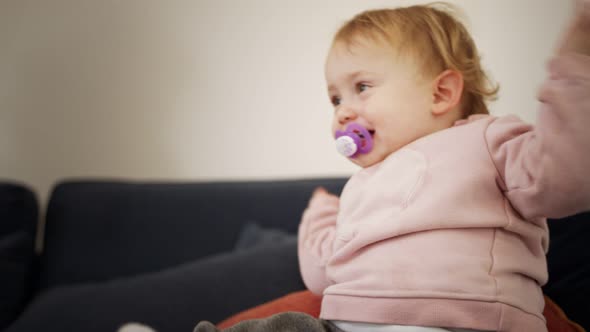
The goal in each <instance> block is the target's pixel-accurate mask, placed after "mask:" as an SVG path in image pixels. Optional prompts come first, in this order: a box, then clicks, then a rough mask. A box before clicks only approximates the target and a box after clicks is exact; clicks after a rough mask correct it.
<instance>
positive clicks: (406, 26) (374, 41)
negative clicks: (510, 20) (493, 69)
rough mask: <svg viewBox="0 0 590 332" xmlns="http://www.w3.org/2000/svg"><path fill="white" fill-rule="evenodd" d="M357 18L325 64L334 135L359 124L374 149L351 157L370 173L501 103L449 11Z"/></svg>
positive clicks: (436, 8) (430, 8) (412, 10)
mask: <svg viewBox="0 0 590 332" xmlns="http://www.w3.org/2000/svg"><path fill="white" fill-rule="evenodd" d="M440 6H441V5H421V6H412V7H406V8H396V9H382V10H371V11H366V12H363V13H360V14H358V15H357V16H355V17H354V18H352V19H351V20H350V21H348V22H346V23H345V24H344V25H343V26H342V27H341V28H340V30H338V32H337V33H336V35H335V37H334V41H333V43H332V47H331V49H330V52H329V54H328V58H327V61H326V81H327V84H328V93H329V96H330V99H331V101H332V104H333V105H334V110H335V113H334V120H333V126H332V130H333V132H334V133H335V132H336V130H343V129H345V127H346V126H347V125H348V124H349V123H351V122H356V123H359V124H361V125H362V126H364V127H365V128H367V129H368V130H369V132H370V133H371V135H372V138H373V149H372V150H371V152H369V153H367V154H359V155H356V156H354V157H353V158H351V160H352V161H353V162H355V163H356V164H358V165H360V166H362V167H368V166H371V165H373V164H375V163H377V162H380V161H382V160H383V159H385V158H386V157H387V156H388V155H389V154H391V153H393V152H394V151H396V150H398V149H399V148H401V147H402V146H404V145H406V144H408V143H410V142H412V141H414V140H416V139H418V138H421V137H423V136H426V135H429V134H431V133H434V132H436V131H439V130H442V129H446V128H449V127H452V126H453V124H454V122H455V121H456V120H459V119H463V118H466V117H468V116H470V115H472V114H487V113H488V109H487V106H486V101H487V100H489V99H493V98H495V95H496V93H497V90H498V88H497V86H492V84H491V82H490V81H489V79H488V77H487V76H486V74H485V73H484V71H483V70H482V68H481V64H480V58H479V54H478V52H477V48H476V46H475V44H474V42H473V40H472V39H471V36H470V35H469V33H468V32H467V30H466V28H465V27H464V25H463V24H462V23H461V22H459V20H458V19H456V18H455V17H454V16H453V15H452V14H450V13H449V9H450V7H449V5H444V9H441V8H440Z"/></svg>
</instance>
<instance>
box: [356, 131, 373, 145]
mask: <svg viewBox="0 0 590 332" xmlns="http://www.w3.org/2000/svg"><path fill="white" fill-rule="evenodd" d="M353 132H354V133H355V134H357V135H358V137H359V138H360V139H361V148H365V147H366V146H367V139H370V138H372V137H373V136H375V130H367V132H368V133H369V135H371V137H370V138H369V137H365V135H364V134H363V133H362V132H361V131H360V130H358V129H355V130H353Z"/></svg>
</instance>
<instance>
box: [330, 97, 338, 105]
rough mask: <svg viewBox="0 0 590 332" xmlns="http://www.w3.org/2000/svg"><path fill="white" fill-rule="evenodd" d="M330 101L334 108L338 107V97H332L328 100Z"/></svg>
mask: <svg viewBox="0 0 590 332" xmlns="http://www.w3.org/2000/svg"><path fill="white" fill-rule="evenodd" d="M330 101H331V102H332V105H334V106H338V105H340V97H338V96H333V97H332V98H330Z"/></svg>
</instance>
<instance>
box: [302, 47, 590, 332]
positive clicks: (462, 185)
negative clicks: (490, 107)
mask: <svg viewBox="0 0 590 332" xmlns="http://www.w3.org/2000/svg"><path fill="white" fill-rule="evenodd" d="M549 73H550V77H549V79H548V80H547V81H546V82H545V84H544V85H543V87H542V89H541V92H540V95H539V100H540V101H541V103H542V104H541V106H540V109H539V113H538V120H537V125H536V126H531V125H529V124H526V123H524V122H522V121H521V120H519V119H518V118H517V117H515V116H506V117H500V118H496V117H492V116H486V117H483V118H481V117H479V118H478V119H472V120H471V121H469V122H468V123H467V124H463V125H458V126H455V127H453V128H449V129H446V130H443V131H439V132H437V133H434V134H432V135H429V136H426V137H423V138H421V139H419V140H416V141H414V142H413V143H411V144H409V145H407V146H405V147H404V148H402V149H400V150H398V151H396V152H395V153H393V154H391V155H390V156H389V157H388V158H387V159H385V160H384V161H382V162H381V163H379V164H376V165H374V166H371V167H369V168H365V169H362V170H360V171H359V172H358V173H356V174H355V175H353V176H352V177H351V178H350V180H349V181H348V183H347V184H346V186H345V188H344V190H343V192H342V195H341V198H340V199H338V198H337V197H335V196H330V195H328V194H325V193H324V194H322V195H317V196H315V197H314V199H312V201H311V202H310V205H309V207H308V208H307V210H306V211H305V213H304V214H303V218H302V222H301V225H300V228H299V261H300V267H301V273H302V275H303V280H304V282H305V284H306V285H307V287H308V288H309V289H310V290H311V291H312V292H314V293H317V294H323V295H324V298H323V302H322V311H321V317H322V318H324V319H329V320H344V321H359V322H368V323H385V324H399V325H416V326H437V327H449V328H470V329H478V330H493V331H518V332H543V331H547V328H546V325H545V320H544V318H543V315H542V312H543V305H544V301H543V294H542V291H541V285H543V284H545V283H546V282H547V264H546V260H545V254H546V252H547V249H548V244H549V240H548V230H547V223H546V219H545V218H547V217H553V218H557V217H564V216H567V215H571V214H574V213H577V212H580V211H584V210H589V209H590V176H589V175H590V172H589V170H590V57H586V56H582V55H567V56H559V57H557V58H555V59H554V60H552V61H551V62H550V64H549Z"/></svg>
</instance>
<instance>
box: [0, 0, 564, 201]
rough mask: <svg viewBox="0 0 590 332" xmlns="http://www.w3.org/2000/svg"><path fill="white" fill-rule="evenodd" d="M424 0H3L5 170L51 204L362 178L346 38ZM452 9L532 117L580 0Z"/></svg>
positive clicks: (513, 104)
mask: <svg viewBox="0 0 590 332" xmlns="http://www.w3.org/2000/svg"><path fill="white" fill-rule="evenodd" d="M416 2H419V1H393V0H392V1H377V0H372V1H369V0H365V1H355V0H325V1H316V0H300V1H287V0H281V1H277V0H249V1H239V0H201V1H197V0H194V1H189V0H167V1H156V0H95V1H80V0H53V1H44V0H28V1H27V0H0V177H1V178H5V179H13V180H19V181H24V182H26V183H28V184H30V185H31V186H32V187H34V188H35V189H36V190H37V191H38V193H39V194H40V197H41V199H42V200H45V198H46V196H47V192H48V190H49V188H50V187H51V186H52V185H53V184H54V183H55V182H56V181H57V180H59V179H62V178H65V177H96V176H100V177H105V176H106V177H119V178H130V179H158V180H172V179H174V180H180V181H185V180H191V181H196V180H211V179H254V178H256V179H260V178H264V179H276V178H300V177H313V176H341V175H349V174H351V173H352V172H353V171H354V170H355V167H354V166H352V165H351V164H350V163H348V162H347V161H346V160H344V159H343V158H341V157H340V156H338V155H337V153H335V151H334V149H333V143H332V140H331V137H330V131H329V123H330V117H331V113H332V110H331V107H330V105H329V103H328V98H327V95H326V92H325V87H324V81H323V64H324V58H325V55H326V52H327V49H328V46H329V43H330V40H331V38H332V34H333V33H334V32H335V30H336V29H337V28H338V26H339V25H340V24H341V23H342V22H344V20H346V19H348V18H350V17H351V16H352V15H354V14H355V13H357V12H359V11H361V10H364V9H368V8H375V7H383V6H397V5H407V4H412V3H416ZM422 2H423V1H422ZM452 2H454V3H458V4H459V5H461V6H462V7H463V8H464V10H465V12H466V14H467V16H468V17H469V18H470V25H471V28H472V31H473V34H474V38H475V39H476V41H477V42H478V43H479V46H480V49H481V52H482V53H483V57H484V63H485V65H486V66H487V67H488V69H489V70H490V71H491V72H492V73H493V77H494V78H496V79H497V80H498V81H499V82H500V83H501V86H502V90H501V94H500V96H501V99H500V101H498V102H497V103H496V104H495V105H494V106H493V107H492V109H493V111H494V112H495V113H496V114H504V113H517V114H520V115H521V116H522V117H523V118H525V119H527V120H531V121H532V120H533V119H534V110H535V104H536V102H535V99H534V97H535V93H536V90H537V88H538V85H539V84H540V82H541V81H542V79H543V76H544V71H543V68H544V63H545V60H546V59H547V57H548V56H549V54H550V53H551V50H552V47H553V45H554V42H555V40H556V38H557V36H558V33H559V32H560V31H561V28H562V26H563V24H564V22H565V20H566V19H567V17H568V14H569V12H570V10H571V4H570V2H565V1H562V0H518V1H513V0H494V1H491V0H490V1H476V0H463V1H452Z"/></svg>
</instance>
